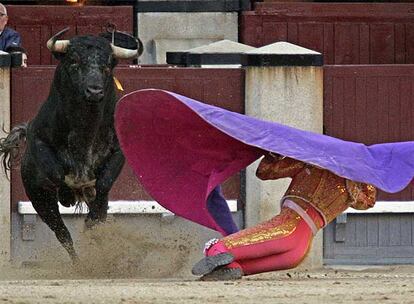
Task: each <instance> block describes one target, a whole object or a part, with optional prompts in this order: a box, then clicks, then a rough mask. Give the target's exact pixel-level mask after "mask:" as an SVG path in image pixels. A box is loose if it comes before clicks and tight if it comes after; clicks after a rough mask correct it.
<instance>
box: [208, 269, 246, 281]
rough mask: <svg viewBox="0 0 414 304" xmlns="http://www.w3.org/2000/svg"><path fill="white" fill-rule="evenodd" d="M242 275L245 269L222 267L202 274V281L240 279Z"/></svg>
mask: <svg viewBox="0 0 414 304" xmlns="http://www.w3.org/2000/svg"><path fill="white" fill-rule="evenodd" d="M242 277H243V271H242V270H241V269H240V268H227V267H222V268H219V269H216V270H214V271H213V272H210V273H209V274H206V275H204V276H202V277H201V278H200V281H232V280H240V279H241V278H242Z"/></svg>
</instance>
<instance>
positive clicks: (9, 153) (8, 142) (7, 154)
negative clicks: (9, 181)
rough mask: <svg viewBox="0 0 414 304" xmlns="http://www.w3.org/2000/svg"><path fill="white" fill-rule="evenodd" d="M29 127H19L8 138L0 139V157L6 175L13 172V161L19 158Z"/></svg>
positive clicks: (25, 125)
mask: <svg viewBox="0 0 414 304" xmlns="http://www.w3.org/2000/svg"><path fill="white" fill-rule="evenodd" d="M27 127H28V124H27V123H22V124H20V125H17V126H15V127H14V128H13V129H12V130H11V131H10V133H9V134H8V135H7V137H3V138H0V157H1V162H2V163H3V169H4V171H5V173H6V175H7V171H10V170H11V167H12V163H13V161H14V160H17V159H18V158H19V155H20V153H19V150H20V147H21V144H22V142H23V141H25V139H26V135H27Z"/></svg>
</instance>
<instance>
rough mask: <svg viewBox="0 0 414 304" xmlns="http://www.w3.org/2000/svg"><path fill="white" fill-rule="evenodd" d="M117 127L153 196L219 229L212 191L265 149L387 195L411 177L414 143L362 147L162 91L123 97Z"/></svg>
mask: <svg viewBox="0 0 414 304" xmlns="http://www.w3.org/2000/svg"><path fill="white" fill-rule="evenodd" d="M115 126H116V131H117V135H118V139H119V142H120V145H121V148H122V150H123V152H124V154H125V156H126V158H127V161H128V163H129V165H130V166H131V167H132V169H133V170H134V172H135V174H136V175H137V177H138V179H139V181H140V182H141V184H142V185H143V186H144V188H145V189H146V190H147V191H148V193H149V194H150V195H151V196H152V197H153V198H154V199H155V200H156V201H158V202H159V203H160V204H161V205H162V206H164V207H165V208H167V209H169V210H171V211H172V212H174V213H175V214H177V215H180V216H182V217H184V218H187V219H189V220H192V221H194V222H196V223H199V224H201V225H204V226H207V227H210V228H213V229H215V230H218V231H220V232H223V229H222V228H221V227H220V225H218V224H217V222H216V221H215V220H214V218H213V217H212V216H211V214H210V213H209V212H208V210H207V207H206V199H207V197H208V195H209V193H210V192H211V191H212V190H213V189H214V188H215V187H216V186H217V185H219V184H221V183H222V182H223V181H225V180H226V179H227V178H228V177H230V176H231V175H233V174H234V173H236V172H238V171H240V170H241V169H243V168H245V167H246V166H248V165H249V164H250V163H252V162H253V161H255V160H256V159H258V158H259V157H260V156H261V155H263V154H264V153H265V151H272V152H275V153H279V154H282V155H285V156H289V157H292V158H295V159H298V160H301V161H304V162H307V163H310V164H314V165H317V166H320V167H322V168H325V169H328V170H330V171H332V172H334V173H336V174H338V175H339V176H343V177H345V178H349V179H352V180H355V181H360V182H365V183H370V184H373V185H375V186H376V187H378V188H380V189H382V190H384V191H386V192H397V191H400V190H402V189H404V188H405V187H406V186H407V185H408V184H409V183H410V181H411V180H412V178H413V175H414V157H413V156H414V142H402V143H389V144H378V145H372V146H365V145H363V144H360V143H354V142H348V141H343V140H339V139H336V138H333V137H329V136H326V135H322V134H316V133H312V132H308V131H303V130H298V129H295V128H291V127H288V126H284V125H281V124H278V123H272V122H266V121H262V120H259V119H255V118H252V117H248V116H245V115H242V114H238V113H234V112H230V111H227V110H224V109H221V108H218V107H214V106H210V105H207V104H204V103H201V102H198V101H195V100H192V99H190V98H187V97H185V96H181V95H178V94H175V93H172V92H168V91H162V90H140V91H136V92H133V93H130V94H128V95H126V96H124V97H123V98H122V99H121V100H120V102H119V103H118V106H117V109H116V114H115ZM275 199H276V198H275Z"/></svg>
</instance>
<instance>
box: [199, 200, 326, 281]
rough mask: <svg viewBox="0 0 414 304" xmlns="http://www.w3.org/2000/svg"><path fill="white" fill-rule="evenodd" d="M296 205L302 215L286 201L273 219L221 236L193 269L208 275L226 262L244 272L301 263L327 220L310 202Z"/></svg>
mask: <svg viewBox="0 0 414 304" xmlns="http://www.w3.org/2000/svg"><path fill="white" fill-rule="evenodd" d="M295 205H296V206H298V207H299V208H300V209H301V210H302V211H300V210H299V213H301V215H299V213H298V210H297V211H294V210H293V209H292V208H289V207H286V205H285V206H284V207H283V208H282V210H281V213H280V214H279V215H277V216H276V217H274V218H272V219H271V220H269V221H266V222H264V223H262V224H259V225H257V226H254V227H251V228H248V229H245V230H242V231H240V232H237V233H235V234H232V235H229V236H227V237H225V238H223V239H221V240H220V241H218V242H217V243H216V244H214V245H212V246H211V247H210V248H208V249H207V251H206V258H204V259H202V260H201V261H200V262H198V263H197V264H196V265H195V266H194V268H193V273H194V274H196V275H206V274H209V273H211V272H213V271H214V270H216V271H217V270H219V269H221V266H225V268H227V269H237V274H240V276H241V275H243V274H245V275H249V274H256V273H261V272H266V271H273V270H282V269H288V268H293V267H295V266H297V265H298V264H299V263H300V262H301V261H302V260H303V258H304V257H305V256H306V254H307V252H308V251H309V248H310V244H311V242H312V239H313V233H316V231H317V230H318V229H320V228H321V227H322V226H323V220H322V217H321V216H320V215H319V213H318V212H317V211H316V210H315V209H314V208H313V207H312V206H311V205H310V204H308V203H305V202H303V201H299V200H297V201H296V204H295ZM310 222H311V223H310ZM225 271H227V272H228V270H225ZM221 272H223V270H221Z"/></svg>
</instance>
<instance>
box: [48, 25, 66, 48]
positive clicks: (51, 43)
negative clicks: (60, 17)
mask: <svg viewBox="0 0 414 304" xmlns="http://www.w3.org/2000/svg"><path fill="white" fill-rule="evenodd" d="M68 30H69V27H67V28H65V29H63V30H61V31H60V32H59V33H57V34H55V35H53V36H52V37H51V38H50V39H49V40H48V41H47V43H46V46H47V48H48V49H49V50H50V51H52V52H58V53H65V52H66V50H67V48H68V46H69V40H57V39H58V38H59V37H60V36H62V35H63V34H64V33H66V32H67V31H68Z"/></svg>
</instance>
